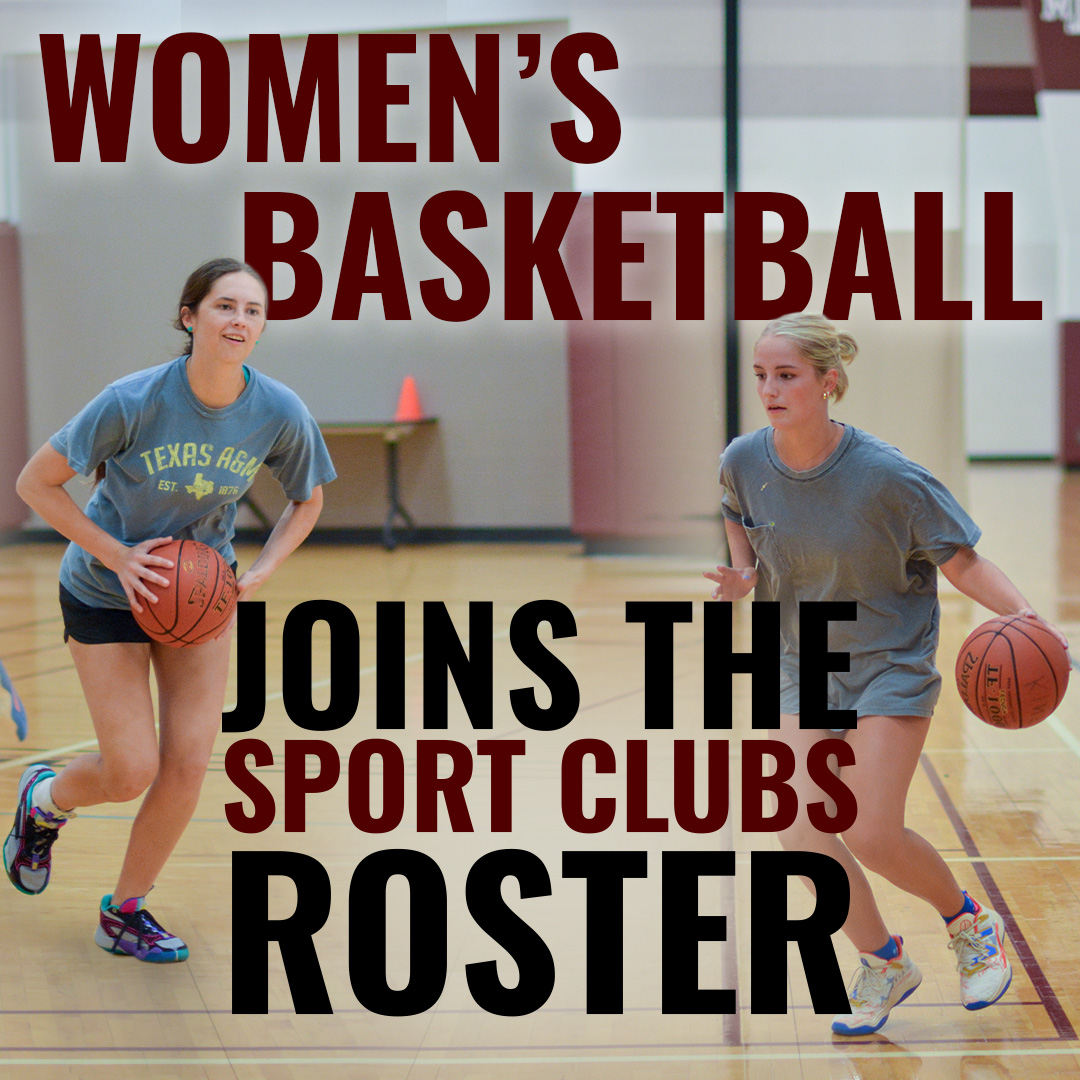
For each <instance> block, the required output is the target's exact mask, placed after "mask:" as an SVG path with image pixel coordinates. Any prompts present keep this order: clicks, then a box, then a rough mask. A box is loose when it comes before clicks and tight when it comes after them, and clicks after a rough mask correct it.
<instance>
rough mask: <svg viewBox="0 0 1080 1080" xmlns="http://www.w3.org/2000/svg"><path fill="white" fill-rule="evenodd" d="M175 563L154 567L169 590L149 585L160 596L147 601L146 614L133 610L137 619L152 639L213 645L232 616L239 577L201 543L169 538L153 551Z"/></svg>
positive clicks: (179, 646) (177, 644)
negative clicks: (213, 641) (154, 602)
mask: <svg viewBox="0 0 1080 1080" xmlns="http://www.w3.org/2000/svg"><path fill="white" fill-rule="evenodd" d="M153 554H154V555H160V556H162V558H165V559H171V560H172V563H173V568H172V569H171V570H169V569H166V568H165V567H163V566H155V567H154V570H155V571H157V573H159V574H161V576H162V577H167V578H170V579H171V580H170V582H169V584H168V585H167V586H161V585H156V584H154V583H153V582H149V581H148V582H147V583H146V585H147V588H148V589H150V591H151V592H152V593H154V595H155V596H157V598H158V602H157V603H156V604H152V603H150V601H149V600H146V599H145V598H143V599H142V600H141V603H142V612H141V613H140V612H138V611H136V610H135V609H134V608H132V609H131V613H132V614H133V615H134V616H135V621H136V622H137V623H138V624H139V626H140V627H142V629H143V631H144V632H145V633H146V634H147V635H148V636H149V637H150V638H152V639H153V640H154V641H159V642H161V643H162V644H163V645H174V646H176V647H177V648H182V647H184V646H186V645H201V644H202V643H203V642H204V641H211V640H213V639H214V638H215V637H217V635H218V634H220V633H221V631H222V629H223V628H224V627H225V625H226V624H227V623H228V622H229V620H230V619H231V618H232V615H233V610H234V609H235V608H236V578H235V576H234V575H233V572H232V568H231V567H230V566H229V565H228V564H227V563H226V562H225V560H224V559H223V558H222V557H221V556H220V555H219V554H218V553H217V552H216V551H215V550H214V549H213V548H212V547H209V546H208V545H206V544H203V543H200V542H199V541H198V540H171V541H170V542H169V543H167V544H161V545H160V546H159V547H156V548H154V549H153Z"/></svg>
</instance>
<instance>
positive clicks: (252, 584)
mask: <svg viewBox="0 0 1080 1080" xmlns="http://www.w3.org/2000/svg"><path fill="white" fill-rule="evenodd" d="M261 584H262V582H261V581H260V580H258V578H257V577H256V575H254V574H253V573H252V572H251V571H250V570H245V571H244V573H242V574H241V575H240V576H239V577H238V578H237V579H236V602H237V607H235V608H233V614H232V618H231V619H230V620H229V621H228V622H227V623H226V624H225V625H224V626H223V627H222V628H221V633H220V634H218V635H217V636H216V637H215V638H214V640H215V641H220V640H221V638H223V637H225V635H226V634H231V633H232V632H233V630H234V629H235V628H236V620H237V618H238V617H239V604H240V601H241V600H250V599H251V597H252V594H253V593H254V592H255V590H256V589H257V588H258V587H259V586H260V585H261Z"/></svg>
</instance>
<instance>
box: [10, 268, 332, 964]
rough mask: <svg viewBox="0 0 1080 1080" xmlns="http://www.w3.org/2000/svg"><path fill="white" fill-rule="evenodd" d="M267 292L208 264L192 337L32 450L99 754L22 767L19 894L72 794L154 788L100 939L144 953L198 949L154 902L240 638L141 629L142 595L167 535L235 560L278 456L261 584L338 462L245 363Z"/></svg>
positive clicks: (37, 888) (38, 883)
mask: <svg viewBox="0 0 1080 1080" xmlns="http://www.w3.org/2000/svg"><path fill="white" fill-rule="evenodd" d="M266 300H267V295H266V287H265V285H264V284H263V281H262V279H261V278H260V277H259V276H258V274H257V273H256V272H255V271H254V270H252V269H251V267H249V266H247V265H245V264H243V263H240V262H237V261H236V260H235V259H216V260H213V261H211V262H208V263H205V264H203V265H202V266H200V267H199V268H198V269H197V270H195V271H194V272H193V273H192V274H191V276H190V277H189V278H188V281H187V283H186V285H185V286H184V291H183V294H182V296H181V298H180V302H179V305H178V313H177V319H176V323H175V325H176V327H177V329H179V330H182V331H183V332H184V333H186V334H187V335H188V337H189V342H188V346H187V349H186V351H185V352H184V354H183V355H182V356H180V357H178V358H177V359H175V360H173V361H172V362H171V363H167V364H163V365H161V366H159V367H155V368H150V369H148V370H145V371H139V372H136V373H135V374H133V375H129V376H127V377H126V378H123V379H120V380H118V381H117V382H115V383H113V384H112V385H110V386H108V387H106V388H105V390H104V391H103V392H102V393H101V394H100V395H98V397H96V398H95V399H94V400H93V401H91V402H90V403H89V404H88V405H87V406H86V407H85V408H84V409H83V410H82V411H81V412H80V413H79V414H78V415H77V416H75V417H74V418H73V419H72V420H71V421H69V422H68V423H67V424H66V425H65V426H64V427H63V428H62V429H61V430H60V431H59V432H57V433H56V434H55V435H53V436H52V438H51V439H50V440H49V441H48V442H47V443H46V444H45V445H44V446H43V447H42V448H41V449H40V450H39V451H38V452H37V453H36V454H35V455H34V456H33V457H32V458H31V459H30V461H29V462H28V463H27V465H26V467H25V468H24V469H23V472H22V475H21V476H20V477H19V482H18V491H19V494H20V495H21V496H22V498H23V499H24V500H25V501H26V503H27V504H28V505H29V506H30V507H31V508H32V509H33V510H35V511H37V513H38V514H39V515H40V516H41V517H42V518H43V519H44V520H45V521H46V522H47V523H48V524H49V525H51V526H52V527H53V528H55V529H56V530H57V531H58V532H60V533H62V534H63V535H64V536H66V537H67V538H68V539H69V540H70V541H71V543H70V544H69V545H68V548H67V551H66V552H65V554H64V558H63V561H62V563H61V567H60V606H61V610H62V612H63V617H64V640H65V641H67V643H68V646H69V648H70V650H71V655H72V658H73V660H74V662H75V668H76V671H77V672H78V675H79V680H80V682H81V684H82V689H83V693H84V694H85V696H86V702H87V705H88V707H89V710H90V716H91V719H92V721H93V724H94V730H95V733H96V735H97V742H98V751H97V752H96V753H89V754H81V755H79V756H78V757H75V758H74V759H72V760H71V761H70V762H69V763H68V764H67V765H65V766H64V767H63V768H62V769H60V771H59V772H55V771H54V770H53V769H52V768H50V767H49V766H48V765H45V764H40V765H31V766H30V767H29V768H27V769H26V771H25V772H24V773H23V775H22V778H21V780H20V782H19V797H18V806H17V808H16V813H15V824H14V826H13V828H12V830H11V832H10V834H9V835H8V838H7V841H6V843H5V844H4V864H5V867H6V869H7V873H8V877H9V878H10V879H11V882H12V884H14V886H15V887H16V888H17V889H18V890H19V891H20V892H23V893H28V894H30V895H34V894H37V893H40V892H42V891H43V890H44V889H45V887H46V886H47V885H48V883H49V876H50V872H51V855H52V846H53V843H54V841H55V840H56V838H57V836H58V833H59V830H60V828H61V827H62V826H63V825H64V824H65V823H66V822H67V821H68V820H69V819H70V818H71V817H72V816H74V811H75V810H76V808H80V807H87V806H94V805H97V804H99V803H104V802H126V801H128V800H131V799H135V798H137V797H138V796H139V795H141V794H142V793H143V792H144V791H145V792H146V797H145V798H144V799H143V802H142V806H141V807H140V809H139V811H138V813H137V815H136V817H135V821H134V824H133V826H132V829H131V835H130V838H129V840H128V845H127V851H126V854H125V856H124V859H123V863H122V865H121V868H120V874H119V878H118V879H117V882H116V885H115V886H114V888H113V890H112V892H111V893H109V894H108V895H106V896H105V897H104V899H103V900H102V901H101V905H100V913H99V922H98V929H97V932H96V934H95V939H94V940H95V941H96V942H97V944H98V945H100V946H101V947H102V948H104V949H107V950H109V951H110V952H113V953H116V954H119V955H131V956H135V957H137V958H138V959H140V960H148V961H153V962H163V961H165V962H167V961H175V960H185V959H186V958H187V955H188V949H187V946H186V945H185V944H184V942H183V941H181V940H180V939H179V938H177V937H176V936H174V935H172V934H170V933H169V932H168V931H166V930H164V929H163V928H162V927H161V925H160V924H159V923H158V922H157V920H156V919H154V918H153V917H152V916H151V915H150V913H149V911H147V910H146V906H145V899H146V895H147V893H149V891H150V890H151V888H153V885H154V882H155V880H156V879H157V877H158V875H159V873H160V872H161V870H162V867H163V866H164V865H165V862H166V860H167V859H168V857H169V855H170V854H171V853H172V851H173V848H174V847H175V846H176V843H177V841H178V840H179V839H180V836H181V834H182V833H183V831H184V829H185V828H186V826H187V824H188V821H189V820H190V818H191V815H192V813H193V812H194V810H195V806H196V803H197V802H198V798H199V792H200V790H201V787H202V782H203V778H204V776H205V775H206V769H207V765H208V763H209V760H210V754H211V751H212V748H213V745H214V738H215V736H216V734H217V732H218V730H219V729H220V724H221V709H222V705H223V703H224V699H225V684H226V678H227V675H228V669H229V657H230V644H231V638H232V632H231V627H227V628H226V630H225V631H224V632H223V633H222V635H221V636H219V637H218V638H216V639H215V640H213V641H209V642H206V643H204V644H200V645H196V646H192V647H189V648H179V649H178V648H171V647H169V646H167V645H162V644H159V643H157V642H151V641H150V639H149V638H148V637H147V636H146V634H144V633H143V631H142V630H141V629H139V627H138V625H137V624H136V622H135V618H134V616H133V614H132V608H135V609H140V610H141V607H142V606H143V605H146V604H149V603H152V602H154V595H153V593H152V591H151V589H150V587H149V586H150V585H154V584H156V585H164V584H167V579H166V578H164V577H163V576H162V575H161V573H159V570H160V569H162V568H168V567H171V565H172V564H171V563H170V562H169V560H167V559H164V558H162V557H161V556H160V555H157V554H155V550H156V549H157V548H158V547H160V545H162V544H163V543H166V542H167V541H168V540H170V539H172V538H174V537H175V538H177V539H180V538H183V539H189V538H190V539H194V540H198V541H201V542H203V543H205V544H208V545H209V546H211V547H212V548H214V549H215V550H216V551H218V552H219V553H221V555H222V556H223V557H224V559H225V561H226V562H227V563H230V564H232V565H235V559H234V556H233V550H232V544H231V541H232V537H233V533H234V529H233V523H234V520H235V517H236V502H237V500H239V499H240V498H241V496H242V495H243V493H244V492H245V491H246V490H247V488H248V487H249V485H250V484H251V481H252V478H253V477H254V475H255V472H256V470H257V469H258V468H259V466H260V465H261V464H263V463H265V464H266V466H267V467H268V468H269V469H270V471H271V473H272V474H273V475H274V476H275V477H276V478H277V480H278V481H279V483H280V484H281V486H282V489H283V490H284V492H285V495H286V496H287V498H288V499H289V505H288V506H287V507H286V509H285V511H284V513H283V514H282V516H281V518H280V519H279V520H278V522H277V524H276V526H275V527H274V529H273V532H272V533H271V535H270V537H269V539H268V540H267V542H266V544H265V546H264V547H263V549H262V551H261V552H260V554H259V556H258V558H256V560H255V561H254V563H252V565H251V566H250V567H249V568H248V569H247V570H246V571H245V572H244V573H243V574H242V575H241V576H240V578H239V581H238V583H237V592H238V595H239V597H240V598H241V599H249V598H250V597H251V596H252V594H253V593H254V592H255V590H256V589H257V588H258V587H259V586H260V585H262V584H263V583H264V582H265V581H266V579H267V578H268V577H269V576H270V575H271V574H272V573H273V572H274V570H276V569H277V567H278V566H280V565H281V563H282V561H283V560H284V559H285V558H286V557H287V556H288V555H289V554H290V553H291V552H292V551H293V550H295V548H296V547H297V546H298V545H299V544H300V543H301V542H302V541H303V540H304V538H305V537H306V536H307V535H308V533H309V532H310V531H311V529H312V527H313V526H314V525H315V522H316V520H317V519H318V516H319V512H320V510H321V509H322V485H324V484H326V483H329V482H330V481H331V480H332V479H334V475H335V473H334V468H333V465H332V464H331V461H330V457H329V455H328V454H327V451H326V446H325V444H324V443H323V440H322V436H321V435H320V433H319V429H318V427H317V425H316V424H315V422H314V420H313V419H312V418H311V415H310V413H308V411H307V409H306V408H305V407H304V405H303V403H302V402H301V401H300V399H299V398H298V397H297V396H296V395H295V394H294V393H293V392H292V391H291V390H289V389H288V388H287V387H285V386H283V385H282V384H281V383H279V382H276V381H275V380H274V379H271V378H269V377H268V376H266V375H263V374H260V373H259V372H258V371H256V370H255V369H254V368H251V367H249V366H248V365H247V364H246V363H245V361H246V360H247V359H248V356H249V355H250V353H251V351H252V349H253V348H254V347H255V345H256V343H257V341H258V338H259V335H260V333H261V332H262V330H263V327H264V326H265V324H266ZM77 474H82V475H91V474H96V475H97V479H98V483H97V485H96V487H95V490H94V493H93V495H92V496H91V498H90V501H89V502H88V504H87V506H86V510H85V512H84V511H82V510H80V509H79V508H78V506H77V505H76V503H75V502H74V501H73V500H72V499H71V497H70V496H69V495H68V494H67V492H66V491H65V490H64V484H65V483H67V481H68V480H70V479H71V478H72V477H74V476H75V475H77ZM151 670H152V671H153V674H154V677H155V679H156V682H157V687H158V722H159V727H160V734H158V732H156V731H155V722H154V707H153V702H152V700H151V695H150V673H151Z"/></svg>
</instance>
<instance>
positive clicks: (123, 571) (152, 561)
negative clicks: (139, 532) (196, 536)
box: [106, 536, 173, 614]
mask: <svg viewBox="0 0 1080 1080" xmlns="http://www.w3.org/2000/svg"><path fill="white" fill-rule="evenodd" d="M170 540H172V537H171V536H157V537H155V538H154V539H153V540H144V541H143V542H142V543H141V544H136V545H135V546H134V547H128V546H127V545H126V544H121V545H120V546H119V550H118V551H117V554H116V558H115V559H113V560H111V561H110V562H109V563H106V565H107V566H108V567H109V569H110V570H111V571H112V572H113V573H114V574H116V576H117V577H118V578H119V579H120V584H121V586H122V587H123V589H124V595H125V596H127V598H128V603H129V604H130V605H131V606H132V608H133V609H134V610H135V611H137V612H139V613H140V614H142V604H140V603H139V599H138V598H140V597H141V598H143V599H144V600H147V601H149V602H150V603H151V604H156V603H157V600H158V598H157V596H156V595H155V594H154V593H153V592H152V591H151V590H150V589H149V588H148V587H147V584H146V583H147V582H151V583H152V584H154V585H162V586H167V585H168V584H169V579H168V578H166V577H162V575H161V574H159V573H157V572H156V571H155V570H154V567H155V566H161V567H164V568H165V569H166V570H169V569H172V566H173V562H172V560H171V559H166V558H164V557H163V556H161V555H154V554H153V550H154V548H156V547H160V546H161V545H162V544H167V543H168V542H169V541H170Z"/></svg>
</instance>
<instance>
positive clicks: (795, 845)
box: [776, 817, 836, 854]
mask: <svg viewBox="0 0 1080 1080" xmlns="http://www.w3.org/2000/svg"><path fill="white" fill-rule="evenodd" d="M776 835H777V838H778V839H779V841H780V846H781V847H782V848H783V849H784V850H785V851H816V852H821V853H822V854H827V853H828V852H829V851H830V850H831V849H832V848H833V846H834V845H835V844H836V834H835V833H823V832H821V831H820V830H819V829H816V828H815V827H814V826H813V825H812V824H811V823H810V822H809V821H808V820H806V819H805V818H801V817H800V818H798V819H796V820H795V822H794V824H792V825H791V826H790V828H787V829H783V830H782V831H781V832H778V833H777V834H776Z"/></svg>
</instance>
